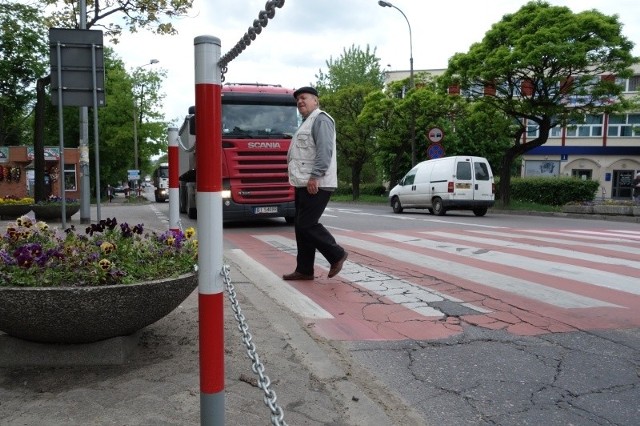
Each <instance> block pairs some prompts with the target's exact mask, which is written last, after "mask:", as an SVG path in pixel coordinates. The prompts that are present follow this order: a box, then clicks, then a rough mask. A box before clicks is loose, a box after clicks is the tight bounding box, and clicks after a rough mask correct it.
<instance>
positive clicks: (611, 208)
mask: <svg viewBox="0 0 640 426" xmlns="http://www.w3.org/2000/svg"><path fill="white" fill-rule="evenodd" d="M593 212H594V213H596V214H605V215H619V216H620V215H622V216H633V206H616V205H607V204H600V205H598V204H596V205H595V206H593Z"/></svg>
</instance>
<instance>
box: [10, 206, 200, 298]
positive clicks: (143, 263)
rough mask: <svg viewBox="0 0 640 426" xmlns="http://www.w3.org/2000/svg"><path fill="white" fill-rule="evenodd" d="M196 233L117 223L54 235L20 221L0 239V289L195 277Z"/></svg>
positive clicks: (24, 218) (58, 231)
mask: <svg viewBox="0 0 640 426" xmlns="http://www.w3.org/2000/svg"><path fill="white" fill-rule="evenodd" d="M197 256H198V241H197V240H196V239H195V230H194V229H193V228H188V229H186V230H185V231H184V232H182V231H171V230H169V231H166V232H163V233H157V232H153V231H151V232H150V231H145V230H144V229H143V226H142V225H140V224H139V225H135V226H133V227H131V226H129V224H127V223H122V224H120V225H119V226H118V223H117V221H116V219H115V218H113V219H106V220H101V221H100V222H99V223H96V224H92V225H89V226H88V227H87V228H86V229H85V232H84V234H81V233H78V232H76V230H75V227H74V226H73V225H72V226H71V227H70V228H68V229H66V230H62V229H52V228H50V227H49V226H48V225H47V223H45V222H41V221H35V220H33V219H31V218H30V217H28V216H22V217H19V218H18V219H17V220H16V221H15V223H13V224H10V225H8V226H7V228H6V232H5V233H4V234H2V235H0V286H11V287H55V286H99V285H111V284H131V283H136V282H141V281H148V280H154V279H160V278H170V277H177V276H179V275H182V274H185V273H188V272H193V271H194V267H195V264H196V262H197Z"/></svg>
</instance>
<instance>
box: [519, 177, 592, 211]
mask: <svg viewBox="0 0 640 426" xmlns="http://www.w3.org/2000/svg"><path fill="white" fill-rule="evenodd" d="M599 185H600V184H599V183H598V181H595V180H582V179H576V178H572V177H557V178H549V177H544V178H541V177H529V178H511V199H512V200H517V201H525V202H533V203H538V204H547V205H551V206H562V205H564V204H567V203H570V202H577V201H593V199H594V198H595V197H596V191H597V190H598V187H599Z"/></svg>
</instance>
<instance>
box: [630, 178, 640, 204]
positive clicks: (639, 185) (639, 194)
mask: <svg viewBox="0 0 640 426" xmlns="http://www.w3.org/2000/svg"><path fill="white" fill-rule="evenodd" d="M631 185H632V186H633V201H635V202H636V203H638V204H640V172H638V173H636V177H634V178H633V183H632V184H631Z"/></svg>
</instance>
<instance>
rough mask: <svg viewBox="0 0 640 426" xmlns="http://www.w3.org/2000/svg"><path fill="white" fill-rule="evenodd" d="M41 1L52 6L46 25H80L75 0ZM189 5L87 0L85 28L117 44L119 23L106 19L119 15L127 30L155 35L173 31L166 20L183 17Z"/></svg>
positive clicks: (185, 1)
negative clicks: (140, 30)
mask: <svg viewBox="0 0 640 426" xmlns="http://www.w3.org/2000/svg"><path fill="white" fill-rule="evenodd" d="M39 2H40V3H41V4H44V5H47V6H55V9H54V12H53V13H52V14H51V16H50V24H51V25H50V26H52V27H61V28H80V22H79V15H78V11H77V2H75V1H62V0H39ZM192 6H193V0H170V1H169V0H108V1H102V2H100V1H88V2H87V25H86V28H87V29H89V28H95V27H99V28H101V29H102V30H103V31H104V33H105V35H106V36H108V37H110V38H111V41H112V42H113V43H118V39H119V37H120V36H121V35H122V31H123V26H122V25H120V24H119V23H118V22H117V21H114V20H112V19H111V20H109V19H107V18H112V17H113V16H120V17H121V18H122V21H123V22H124V26H125V28H124V29H126V30H127V31H129V32H132V33H135V32H137V31H138V30H139V29H141V28H145V29H152V30H153V32H155V33H156V34H177V31H176V29H175V28H174V27H173V25H172V24H171V22H170V20H171V19H173V18H176V17H180V16H184V15H186V13H187V12H188V11H189V10H190V9H191V7H192Z"/></svg>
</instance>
